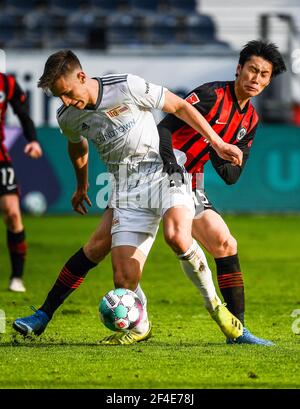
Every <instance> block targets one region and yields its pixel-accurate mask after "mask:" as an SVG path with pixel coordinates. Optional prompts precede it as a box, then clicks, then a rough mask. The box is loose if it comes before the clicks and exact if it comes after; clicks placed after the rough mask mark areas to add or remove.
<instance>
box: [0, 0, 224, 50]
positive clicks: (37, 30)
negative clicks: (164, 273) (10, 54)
mask: <svg viewBox="0 0 300 409" xmlns="http://www.w3.org/2000/svg"><path fill="white" fill-rule="evenodd" d="M22 38H23V40H24V41H23V42H22ZM64 42H65V46H70V45H72V46H73V47H80V48H87V49H90V48H99V49H106V48H113V47H115V46H117V47H120V46H121V47H127V48H135V47H143V46H151V47H152V46H153V47H157V46H159V47H161V46H164V47H165V48H168V47H172V46H174V45H178V46H184V45H191V46H203V45H205V46H207V45H208V44H214V45H216V44H219V45H222V42H218V40H217V39H216V29H215V24H214V22H213V20H212V19H211V17H210V16H209V15H199V14H198V12H197V11H196V1H195V0H64V1H61V0H27V1H24V0H0V43H1V46H2V47H3V46H6V47H20V48H30V45H32V47H34V48H36V47H42V48H47V47H61V46H64Z"/></svg>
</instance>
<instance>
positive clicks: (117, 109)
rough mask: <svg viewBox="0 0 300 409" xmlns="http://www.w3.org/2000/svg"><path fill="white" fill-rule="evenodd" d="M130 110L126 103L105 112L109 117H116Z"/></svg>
mask: <svg viewBox="0 0 300 409" xmlns="http://www.w3.org/2000/svg"><path fill="white" fill-rule="evenodd" d="M128 111H129V108H128V107H126V106H124V105H123V106H122V105H119V106H117V107H115V108H113V109H110V110H109V111H105V113H106V115H107V116H108V117H109V118H114V117H116V116H119V115H121V114H124V112H128Z"/></svg>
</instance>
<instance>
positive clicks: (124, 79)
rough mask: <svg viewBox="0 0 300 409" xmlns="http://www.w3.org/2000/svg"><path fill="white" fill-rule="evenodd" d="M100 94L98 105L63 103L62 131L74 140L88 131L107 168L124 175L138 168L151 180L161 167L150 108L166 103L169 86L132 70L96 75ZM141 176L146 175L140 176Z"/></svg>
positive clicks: (59, 110)
mask: <svg viewBox="0 0 300 409" xmlns="http://www.w3.org/2000/svg"><path fill="white" fill-rule="evenodd" d="M97 80H98V82H99V96H98V100H97V102H96V105H95V107H93V109H84V110H79V109H76V108H75V107H73V106H69V107H66V106H62V107H60V108H59V109H58V111H57V120H58V124H59V126H60V128H61V131H62V133H63V134H64V135H66V136H67V137H68V138H69V140H70V141H71V142H73V143H78V142H80V141H81V140H82V138H83V137H85V138H87V139H89V140H91V141H92V143H93V144H94V146H95V148H96V150H97V151H98V153H99V154H100V157H101V159H102V160H103V162H104V163H105V164H106V165H107V168H108V171H109V172H110V173H112V174H113V175H114V177H115V178H116V180H118V177H119V168H120V165H123V166H124V167H126V172H127V177H129V176H130V175H131V174H133V173H134V174H136V173H139V174H140V175H144V176H145V175H146V178H144V180H143V182H146V181H150V180H151V175H152V178H153V176H154V175H155V173H157V172H159V173H160V172H161V170H162V160H161V157H160V155H159V134H158V131H157V127H156V124H155V120H154V117H153V114H152V112H151V109H153V108H156V109H162V108H163V106H164V101H165V91H166V90H167V89H166V88H164V87H162V86H158V85H155V84H152V83H149V82H147V81H145V80H144V79H142V78H140V77H138V76H136V75H132V74H121V75H106V76H104V77H101V78H97ZM140 182H141V181H140Z"/></svg>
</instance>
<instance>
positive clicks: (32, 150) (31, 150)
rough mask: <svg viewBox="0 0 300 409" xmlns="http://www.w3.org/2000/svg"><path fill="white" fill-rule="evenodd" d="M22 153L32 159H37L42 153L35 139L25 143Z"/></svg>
mask: <svg viewBox="0 0 300 409" xmlns="http://www.w3.org/2000/svg"><path fill="white" fill-rule="evenodd" d="M24 153H25V154H26V155H28V156H30V157H31V158H32V159H38V158H40V157H41V156H42V155H43V151H42V148H41V146H40V144H39V143H38V142H37V141H32V142H29V143H27V145H26V146H25V148H24Z"/></svg>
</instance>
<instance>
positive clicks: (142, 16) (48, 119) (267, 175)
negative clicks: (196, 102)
mask: <svg viewBox="0 0 300 409" xmlns="http://www.w3.org/2000/svg"><path fill="white" fill-rule="evenodd" d="M299 31H300V3H299V0H265V1H264V2H262V1H259V0H252V1H251V2H250V3H248V2H241V1H239V0H228V1H226V2H224V1H222V0H85V1H83V0H64V1H59V0H26V1H24V0H0V48H1V49H2V52H1V53H0V70H2V71H6V72H7V73H13V74H14V75H16V78H17V80H18V81H19V82H20V84H21V85H22V87H23V88H24V89H25V90H26V92H27V94H28V100H29V106H30V112H31V115H32V118H33V120H34V122H35V124H36V126H37V127H38V135H39V139H40V142H41V144H42V146H43V148H44V156H43V158H42V159H40V160H38V161H31V160H29V159H28V158H26V157H25V156H24V155H23V146H24V143H25V140H24V138H23V137H22V135H21V130H20V127H19V124H18V122H17V120H16V118H15V117H14V116H13V114H12V112H9V113H8V122H7V128H8V129H7V138H6V141H7V144H8V145H9V147H10V150H11V154H12V157H13V161H14V165H15V168H16V173H17V177H18V180H19V182H20V185H21V189H22V197H24V196H25V195H26V194H27V193H28V192H30V191H39V192H42V193H43V194H44V195H45V197H46V200H47V203H48V209H47V212H49V213H67V212H71V206H70V197H71V195H72V193H73V191H74V186H75V180H74V176H73V171H72V167H71V164H70V163H69V161H68V157H67V151H66V139H65V138H63V137H62V136H61V134H60V132H59V129H58V128H57V123H56V119H55V112H56V109H57V108H58V106H59V105H60V101H59V100H57V99H55V98H49V97H47V96H46V95H44V94H43V93H42V91H41V90H39V89H37V87H36V83H37V80H38V78H39V77H40V75H41V73H42V71H43V66H44V63H45V61H46V59H47V57H48V56H49V54H50V53H52V52H54V51H56V50H58V49H61V48H72V49H73V51H75V52H76V53H77V54H78V56H79V58H80V59H81V61H82V63H83V68H84V70H85V71H86V72H87V73H88V74H89V75H91V76H99V75H104V74H108V73H122V72H132V73H135V74H138V75H140V76H142V77H144V78H147V79H148V80H149V81H152V82H155V83H158V84H163V85H165V86H166V87H168V88H169V89H170V90H172V91H174V92H175V93H177V94H179V95H181V96H183V95H185V94H186V93H187V92H188V91H189V90H191V89H192V88H193V87H195V86H197V85H199V84H201V83H204V82H208V81H215V80H228V79H234V77H235V68H236V65H237V61H238V54H239V51H240V48H241V47H242V46H243V45H244V44H245V43H246V42H247V41H249V40H252V39H258V38H263V39H267V40H270V41H273V42H275V43H277V44H278V46H279V48H280V50H281V51H282V52H283V54H284V56H285V60H286V63H287V65H288V72H287V73H285V74H284V75H282V76H280V77H279V78H278V79H275V80H274V81H273V83H272V84H271V86H270V87H269V88H268V89H267V90H266V91H265V92H264V93H263V94H262V95H261V96H260V97H258V98H257V99H256V100H255V101H254V102H255V105H256V107H257V109H258V111H259V114H260V117H261V120H262V122H261V126H260V127H259V130H258V132H257V136H256V140H255V142H254V145H253V149H252V154H251V157H250V159H249V163H248V165H247V168H246V171H245V173H244V174H243V176H242V177H241V180H240V181H239V183H238V184H237V186H230V187H227V186H225V185H224V183H223V182H222V181H221V179H219V178H218V176H217V175H216V174H215V172H214V171H213V170H212V169H211V168H210V165H208V168H207V169H206V187H207V191H208V193H209V195H210V198H211V199H212V200H213V201H214V203H215V204H216V206H217V207H218V208H219V209H220V210H222V211H225V212H298V211H300V172H299V169H300V41H299V40H300V35H299ZM158 119H159V116H158V117H157V120H158ZM91 155H92V160H91V161H90V195H91V198H92V200H93V203H95V197H96V194H97V191H98V190H99V187H100V186H97V185H96V177H97V175H98V174H99V173H100V172H102V171H103V170H104V166H103V165H101V163H100V162H99V160H98V159H97V157H96V153H95V152H94V151H93V148H92V147H91ZM97 211H99V210H98V209H97V207H96V205H94V206H93V209H92V212H97Z"/></svg>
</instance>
